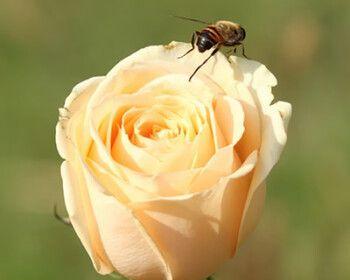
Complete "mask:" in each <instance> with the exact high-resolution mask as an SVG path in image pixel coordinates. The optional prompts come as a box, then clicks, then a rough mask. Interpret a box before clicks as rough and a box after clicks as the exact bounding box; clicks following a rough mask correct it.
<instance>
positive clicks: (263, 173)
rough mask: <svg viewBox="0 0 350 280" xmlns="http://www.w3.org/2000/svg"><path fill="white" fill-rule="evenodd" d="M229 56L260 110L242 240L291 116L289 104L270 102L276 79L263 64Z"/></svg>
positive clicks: (254, 218)
mask: <svg viewBox="0 0 350 280" xmlns="http://www.w3.org/2000/svg"><path fill="white" fill-rule="evenodd" d="M230 59H231V62H232V64H231V65H232V67H233V68H234V70H235V76H236V79H238V80H241V81H242V82H243V83H244V84H245V85H246V86H247V87H248V88H249V89H250V91H251V94H252V97H253V99H254V101H255V104H256V106H257V108H258V110H259V115H260V126H261V146H260V151H259V160H258V163H257V166H256V168H255V170H254V175H253V178H252V183H251V186H250V188H249V192H248V196H247V201H246V205H245V209H244V213H243V217H242V224H241V228H240V233H239V242H241V241H243V240H244V238H245V237H246V236H247V235H248V234H249V233H250V232H251V231H252V230H253V228H254V227H255V225H256V222H257V220H258V219H257V217H259V214H258V212H259V211H258V210H257V209H261V208H262V204H263V200H264V196H265V190H258V188H259V186H263V188H264V187H265V184H264V180H265V178H266V177H267V175H268V174H269V172H270V171H271V169H272V167H273V166H274V165H275V164H276V162H277V161H278V159H279V157H280V155H281V153H282V150H283V148H284V145H285V143H286V141H287V134H286V129H287V125H288V121H289V118H290V116H291V105H290V104H289V103H286V102H283V103H276V104H274V105H270V103H271V101H272V100H273V95H272V94H271V86H275V85H276V84H277V80H276V78H275V77H274V76H273V74H272V73H271V72H269V71H268V69H267V68H266V67H265V66H264V65H262V64H260V63H258V62H255V61H247V60H245V59H241V58H238V57H231V58H230ZM249 208H251V209H249Z"/></svg>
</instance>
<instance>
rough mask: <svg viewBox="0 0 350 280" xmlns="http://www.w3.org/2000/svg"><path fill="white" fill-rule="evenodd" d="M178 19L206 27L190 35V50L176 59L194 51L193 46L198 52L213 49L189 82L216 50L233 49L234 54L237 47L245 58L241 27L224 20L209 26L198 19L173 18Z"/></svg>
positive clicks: (242, 29)
mask: <svg viewBox="0 0 350 280" xmlns="http://www.w3.org/2000/svg"><path fill="white" fill-rule="evenodd" d="M175 17H177V18H180V19H184V20H189V21H194V22H200V23H203V24H207V27H206V28H204V29H202V30H201V31H195V32H194V33H193V34H192V39H191V45H192V48H191V49H190V50H188V51H187V52H186V53H185V54H183V55H182V56H180V57H178V58H182V57H184V56H185V55H187V54H188V53H190V52H191V51H193V50H194V49H195V46H197V49H198V51H199V52H201V53H202V52H205V51H206V50H209V49H211V48H212V47H214V50H213V51H212V52H211V54H210V56H209V57H208V58H206V59H205V60H204V61H203V63H202V64H200V65H199V66H198V67H197V68H196V70H194V72H193V73H192V75H191V76H190V78H189V81H191V79H192V78H193V76H194V75H195V74H196V73H197V71H198V70H199V69H200V68H201V67H202V66H203V65H204V64H205V63H206V62H207V61H208V60H209V59H210V58H211V57H212V56H214V55H215V54H216V53H217V52H218V50H219V49H220V48H221V47H222V46H226V47H234V49H233V51H234V53H236V48H237V47H238V46H242V55H243V56H244V57H245V58H247V56H246V55H245V52H244V45H243V43H242V41H243V40H244V38H245V36H246V33H245V30H244V28H243V27H242V26H240V25H239V24H238V23H234V22H231V21H226V20H219V21H217V22H215V23H214V24H210V23H208V22H205V21H201V20H198V19H193V18H188V17H180V16H175Z"/></svg>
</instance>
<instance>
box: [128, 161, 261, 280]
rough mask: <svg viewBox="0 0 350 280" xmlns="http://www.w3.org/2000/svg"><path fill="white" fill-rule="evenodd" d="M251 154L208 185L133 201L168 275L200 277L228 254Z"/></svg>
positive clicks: (233, 244) (235, 232)
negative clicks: (195, 190)
mask: <svg viewBox="0 0 350 280" xmlns="http://www.w3.org/2000/svg"><path fill="white" fill-rule="evenodd" d="M256 159H257V157H256V154H253V155H252V156H251V157H248V159H247V161H246V162H244V163H243V165H242V167H241V168H240V169H238V170H237V171H236V172H237V173H236V174H237V175H234V174H235V173H234V174H233V175H232V177H231V178H232V179H229V178H225V179H222V180H221V181H220V182H218V183H217V185H215V186H213V187H212V188H210V189H209V190H206V191H203V192H199V193H195V194H189V195H183V196H177V197H169V198H162V199H155V200H151V201H148V202H143V203H134V204H132V206H133V209H134V213H135V215H136V217H137V218H138V219H139V221H140V222H141V223H142V224H143V226H144V227H145V229H146V230H147V232H148V233H149V234H150V235H151V236H152V237H153V240H154V242H155V243H156V244H157V246H158V248H159V249H160V250H161V252H163V256H164V258H165V260H166V262H167V263H168V264H169V267H170V271H171V273H172V276H173V279H184V280H185V279H191V280H194V279H203V278H205V277H207V276H209V275H210V274H211V273H213V272H214V271H215V270H216V269H217V267H218V266H219V265H220V264H221V263H222V262H223V261H224V260H226V259H228V258H230V257H231V256H232V254H233V253H234V251H235V248H236V242H237V236H238V229H239V225H240V220H241V213H242V211H243V206H244V200H245V197H246V194H247V191H248V188H249V181H247V180H246V175H249V174H250V171H251V170H252V169H253V168H254V166H255V162H256ZM204 244H205V246H204Z"/></svg>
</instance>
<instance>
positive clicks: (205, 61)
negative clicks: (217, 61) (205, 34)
mask: <svg viewBox="0 0 350 280" xmlns="http://www.w3.org/2000/svg"><path fill="white" fill-rule="evenodd" d="M220 47H221V45H217V46H216V47H215V49H214V50H213V51H212V53H211V54H210V55H209V57H208V58H206V59H205V60H204V61H203V63H202V64H201V65H199V66H198V67H197V68H196V70H194V72H193V73H192V75H191V76H190V78H189V79H188V81H189V82H190V81H191V79H192V78H193V76H194V75H195V74H196V73H197V71H198V70H199V69H200V68H201V67H202V66H203V65H204V64H205V63H207V61H208V60H209V59H210V58H211V57H212V56H214V55H215V54H216V53H217V52H218V50H219V49H220Z"/></svg>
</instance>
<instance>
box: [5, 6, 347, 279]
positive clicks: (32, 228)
mask: <svg viewBox="0 0 350 280" xmlns="http://www.w3.org/2000/svg"><path fill="white" fill-rule="evenodd" d="M170 14H177V15H184V16H190V17H195V18H201V19H204V20H208V21H215V20H217V19H228V20H232V21H236V22H239V23H241V24H242V25H243V26H244V27H245V28H246V30H247V34H248V35H247V38H246V51H247V54H248V56H250V57H252V58H254V59H256V60H259V61H261V62H262V63H264V64H266V65H267V66H268V67H269V69H271V71H272V72H273V73H275V75H276V76H277V78H278V81H279V85H278V87H277V88H275V89H274V94H275V96H276V99H280V100H286V101H289V102H291V103H292V104H293V113H294V115H293V118H292V120H291V123H290V129H289V140H288V145H287V148H286V150H285V152H284V154H283V157H282V159H281V161H280V163H279V164H278V166H276V168H275V169H274V171H273V173H272V174H271V175H270V177H269V184H268V195H267V203H266V207H265V211H264V214H263V218H262V220H261V222H260V224H259V226H258V228H257V230H256V232H255V233H254V234H253V236H252V237H251V238H250V239H249V241H247V242H246V244H245V245H244V246H243V247H242V248H241V250H240V251H239V253H238V254H237V256H236V258H235V260H234V262H233V265H234V267H235V272H234V275H233V277H232V279H234V280H239V279H254V280H255V279H256V280H258V279H259V280H264V279H266V280H267V279H269V280H271V279H272V280H274V279H278V280H280V279H299V280H300V279H308V280H312V279H350V223H349V221H350V219H349V214H350V188H349V187H350V184H349V182H350V129H349V121H350V119H349V117H350V114H349V113H350V109H349V106H350V94H349V77H348V75H349V74H350V72H349V65H348V62H350V59H349V49H350V41H349V26H350V1H348V0H343V1H341V0H333V1H329V0H325V1H323V0H310V1H304V0H285V1H281V0H267V1H252V0H244V1H243V0H242V1H232V0H226V1H220V0H215V1H213V0H212V1H207V0H201V1H188V0H177V1H122V0H104V1H91V0H89V1H68V0H60V1H58V0H56V1H52V0H0V94H1V99H0V127H1V137H0V147H1V149H0V152H1V154H0V177H1V180H0V184H1V189H0V191H1V193H0V219H1V230H0V248H1V253H0V279H51V280H54V279H62V278H64V279H102V278H103V277H101V276H98V275H97V274H96V273H95V271H94V269H93V267H92V265H91V263H90V260H89V258H88V256H87V254H86V253H85V251H84V250H82V246H81V244H80V242H79V240H78V238H77V237H76V235H75V234H74V233H73V231H72V230H71V229H70V228H68V227H65V226H63V225H61V224H60V223H58V222H57V221H56V220H55V219H54V218H53V216H52V207H53V205H54V203H56V202H57V203H58V206H59V209H60V210H61V212H62V213H65V212H64V210H63V209H64V205H63V199H62V190H61V179H60V174H59V165H60V163H61V159H60V158H59V156H58V155H57V152H56V148H55V143H54V126H55V123H56V121H57V115H58V112H57V108H58V107H59V106H61V105H62V104H63V101H64V99H65V97H66V96H67V94H68V93H69V92H70V89H71V88H72V87H73V86H74V85H75V84H76V83H77V82H79V81H81V80H84V79H86V78H88V77H90V76H94V75H104V74H105V73H106V72H107V71H108V70H109V69H111V68H112V66H113V65H114V64H115V63H116V62H117V61H118V60H120V59H122V58H124V57H125V56H127V55H129V54H131V53H132V52H134V51H136V50H138V49H139V48H141V47H144V46H147V45H151V44H164V43H168V42H170V41H172V40H177V41H189V39H190V35H191V32H192V31H193V30H194V29H198V28H200V26H198V25H197V24H195V23H190V22H184V21H180V20H178V19H175V18H172V17H170V16H169V15H170ZM105 279H107V278H105Z"/></svg>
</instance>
